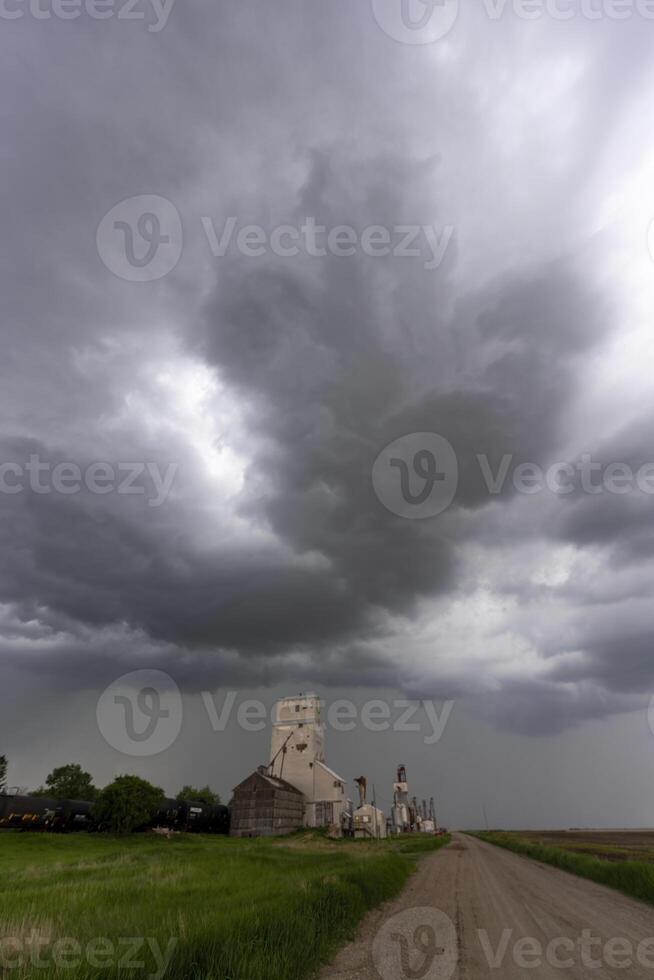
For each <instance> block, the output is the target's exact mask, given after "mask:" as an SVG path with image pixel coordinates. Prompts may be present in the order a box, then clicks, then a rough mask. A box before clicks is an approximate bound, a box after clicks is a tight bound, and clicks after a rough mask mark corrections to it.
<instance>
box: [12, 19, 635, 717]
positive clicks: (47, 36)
mask: <svg viewBox="0 0 654 980" xmlns="http://www.w3.org/2000/svg"><path fill="white" fill-rule="evenodd" d="M652 30H654V25H652V24H650V23H649V22H646V23H641V22H639V21H638V18H637V17H636V15H634V17H632V18H631V19H629V20H624V21H612V20H602V21H600V22H586V21H584V19H583V18H582V17H581V15H579V16H578V17H577V18H576V19H574V20H571V21H570V22H566V23H559V22H555V21H552V20H551V19H550V18H548V17H547V16H546V15H544V16H543V17H542V18H541V19H539V20H537V21H534V22H532V21H525V20H522V19H520V18H519V17H517V16H516V15H515V14H514V13H512V12H511V11H510V10H507V12H506V13H505V14H504V15H503V16H502V18H500V19H495V20H493V19H492V18H489V17H488V16H487V15H486V14H485V13H484V10H483V8H482V7H479V8H477V6H474V7H473V6H472V5H465V4H463V3H462V5H461V9H460V11H459V17H458V19H457V22H456V24H455V25H454V26H453V28H452V30H451V31H450V32H449V33H448V34H447V36H446V37H443V38H442V39H440V40H438V41H436V42H434V43H433V44H425V45H409V44H402V43H399V42H398V41H397V40H396V39H394V38H393V37H389V36H388V34H387V33H385V32H384V30H382V29H381V27H380V25H379V23H377V21H376V19H375V17H374V16H373V10H372V7H371V6H369V5H367V4H365V3H364V4H359V5H352V4H351V3H345V2H344V0H336V2H333V3H330V4H327V5H325V4H316V3H309V4H306V3H304V4H300V3H296V2H295V0H289V2H287V0H284V2H282V3H281V4H276V5H275V6H274V7H271V5H270V4H266V3H263V2H259V0H252V2H249V0H248V2H245V3H240V4H238V5H236V6H233V5H232V6H229V5H228V6H223V7H222V8H221V7H216V5H215V4H211V3H208V2H206V3H205V2H204V0H197V2H194V3H190V4H186V5H184V6H182V5H181V4H178V5H176V6H175V7H174V8H173V9H172V10H171V11H170V17H169V19H168V20H167V22H166V24H165V26H164V27H163V28H162V29H161V30H160V31H157V32H152V31H149V30H148V24H147V22H146V21H145V20H143V21H140V20H134V21H129V20H121V19H119V18H117V17H114V18H112V19H107V20H106V21H96V20H93V19H92V18H89V17H88V16H80V17H79V18H78V19H76V20H70V21H64V20H60V19H57V18H56V17H53V18H51V19H50V20H37V19H35V18H34V17H32V16H30V15H29V12H27V10H26V13H25V16H24V17H22V18H21V19H16V20H6V21H3V22H2V30H1V31H0V47H1V48H2V55H3V57H2V60H1V62H0V64H1V66H2V67H0V72H1V76H2V88H3V93H4V95H3V113H2V127H3V135H4V139H3V145H4V149H3V155H2V164H1V166H2V170H3V181H2V195H3V198H4V200H3V214H4V220H3V231H4V234H3V236H2V242H1V244H0V249H1V251H2V271H1V272H0V283H1V287H2V296H3V333H4V340H3V359H2V371H3V385H2V388H1V389H0V404H1V406H2V419H3V422H2V434H1V438H0V454H1V460H0V461H1V462H2V463H8V464H12V465H14V466H16V465H17V466H20V467H24V466H26V464H27V463H28V462H29V460H30V458H33V457H34V456H38V458H39V459H40V460H42V461H45V462H46V463H47V464H48V466H49V467H50V471H51V470H52V468H53V467H55V466H56V465H57V464H61V463H63V462H73V463H74V464H76V465H77V466H79V467H80V468H81V469H82V470H84V471H86V470H87V469H88V468H89V467H91V466H94V465H95V464H98V463H104V464H106V465H107V466H109V467H112V468H113V470H114V471H116V472H118V470H119V468H120V467H121V466H122V467H123V468H124V467H125V466H128V465H133V466H139V465H140V466H145V465H146V464H151V465H152V467H155V466H157V467H159V468H160V469H161V471H162V472H163V471H164V470H165V468H166V467H167V466H174V470H175V477H174V480H173V481H172V484H171V487H170V492H168V493H167V494H166V499H165V500H162V501H160V503H159V504H158V505H157V506H153V505H152V496H151V495H148V493H146V489H147V487H146V482H145V481H146V480H147V474H148V470H147V469H146V470H141V471H140V474H139V476H138V478H137V479H136V480H135V483H134V484H133V487H132V489H131V491H130V492H124V493H123V492H118V490H117V489H115V488H114V490H111V491H107V492H96V491H95V490H93V489H89V487H88V486H87V485H86V484H84V483H83V482H82V484H81V485H80V487H79V489H78V490H77V491H75V492H72V491H71V492H68V493H65V492H58V491H56V490H54V489H52V487H50V489H49V490H44V491H42V492H37V491H35V490H34V488H33V487H32V486H31V485H30V484H29V480H27V481H26V483H25V486H23V487H22V488H21V489H20V490H19V491H17V492H10V491H9V490H7V489H3V492H2V493H0V543H1V548H0V609H1V611H2V616H1V617H0V654H1V658H2V663H3V664H4V665H5V668H4V669H6V670H7V671H8V676H14V672H15V671H18V672H19V673H20V675H21V676H23V677H29V676H30V674H31V673H33V674H34V676H35V677H36V676H37V675H39V676H47V677H49V678H51V681H52V684H53V685H56V689H57V690H58V691H59V692H61V695H62V697H64V696H66V695H67V694H69V695H70V696H71V697H72V696H74V695H76V692H79V691H90V692H91V693H92V695H93V697H96V696H97V694H98V693H99V691H100V690H101V689H102V687H103V685H104V684H106V683H108V682H109V681H110V680H111V679H112V678H113V677H115V676H117V675H118V674H120V673H121V672H123V671H127V670H130V669H136V668H138V667H141V666H143V665H148V666H156V667H158V668H160V669H164V670H168V671H170V672H171V674H172V675H173V676H175V677H176V678H177V680H178V682H179V683H180V685H182V686H183V687H184V688H185V689H187V690H188V691H191V692H192V691H198V690H201V689H203V688H205V687H212V686H218V685H220V684H223V685H224V684H225V683H233V684H240V685H246V686H247V685H249V686H260V687H265V686H271V685H274V684H281V683H288V684H289V685H292V686H297V685H298V684H302V685H303V686H306V685H322V686H334V687H336V686H340V687H348V686H349V687H356V688H364V689H365V688H371V689H373V688H380V687H387V688H390V687H392V688H395V689H397V690H399V691H403V692H406V693H407V694H408V695H410V696H415V697H423V696H425V697H429V696H432V694H435V693H438V694H440V695H442V696H447V697H455V698H458V699H461V700H462V701H464V702H466V704H467V710H469V711H470V712H471V713H472V714H473V715H474V714H477V715H478V716H479V717H481V718H482V719H484V721H488V722H489V723H490V724H492V725H495V726H498V727H500V728H504V729H508V730H510V731H513V732H519V733H530V734H539V735H540V734H544V733H552V732H560V731H562V730H565V729H566V728H569V727H574V726H576V725H578V724H579V723H581V722H582V721H585V720H587V719H589V718H602V717H605V716H607V715H611V714H614V713H618V712H623V711H627V710H630V709H632V708H635V707H639V706H642V698H643V691H647V690H650V689H651V688H652V687H653V686H654V661H653V660H652V658H651V654H650V652H649V651H650V650H651V647H652V641H653V640H654V619H653V617H652V611H651V610H652V605H651V581H652V572H653V571H654V567H653V561H654V537H653V536H652V531H651V524H652V521H651V516H652V507H654V498H653V497H652V496H651V495H649V494H648V493H646V492H643V491H641V490H639V489H638V488H636V489H635V490H633V491H632V492H629V493H626V494H623V493H611V492H608V491H603V492H601V493H598V494H592V493H588V492H586V491H584V490H583V488H582V489H579V487H578V486H575V490H574V492H573V493H571V494H570V495H565V494H559V493H557V492H553V491H552V490H551V489H548V488H547V487H545V488H544V489H541V490H540V491H539V492H534V493H531V492H526V491H524V490H521V489H520V487H519V483H518V485H516V480H515V479H514V474H515V471H516V467H519V466H521V465H524V464H533V465H535V466H537V467H539V468H540V469H541V470H542V471H543V472H545V471H546V470H547V469H548V467H550V466H553V465H555V464H556V465H558V464H569V465H570V466H571V467H572V469H573V471H575V467H576V464H577V462H578V460H579V459H580V458H581V456H582V455H583V454H592V455H593V458H594V459H595V460H597V462H599V463H600V464H602V466H603V467H604V468H605V467H606V466H608V465H609V464H610V463H616V462H621V463H625V464H628V465H630V466H631V467H633V468H634V469H638V467H640V466H643V465H645V464H647V463H651V462H652V461H654V442H653V440H652V423H653V422H654V402H653V399H652V395H651V382H650V377H649V374H650V370H649V367H648V360H649V359H651V340H650V321H651V312H652V309H654V291H653V290H654V286H653V275H654V266H653V265H652V261H651V258H650V256H649V254H648V250H647V225H648V222H649V214H648V211H647V208H648V207H649V208H650V209H651V211H652V214H654V192H653V191H652V189H651V187H649V178H648V177H647V161H648V160H649V161H650V162H651V156H652V152H653V150H652V146H651V145H650V142H651V141H650V142H648V140H649V136H648V134H647V133H646V132H644V131H643V127H642V126H641V125H640V118H641V115H642V112H643V111H644V108H643V107H646V106H647V104H648V103H647V99H649V98H651V88H652V81H653V79H652V71H653V69H652V65H651V57H650V50H651V43H650V42H651V39H650V38H649V37H648V36H647V35H649V33H650V32H651V31H652ZM139 195H157V196H159V197H163V198H165V199H166V200H167V201H169V202H171V204H172V205H173V206H174V208H175V209H176V211H177V212H178V213H179V215H180V219H181V227H182V229H183V247H182V242H181V241H180V243H179V244H180V254H179V257H178V261H177V262H175V264H174V267H173V268H172V269H171V271H169V272H168V274H167V275H165V276H162V277H161V278H159V279H157V280H154V281H151V282H138V281H126V280H125V279H124V278H120V276H119V275H116V274H115V271H114V272H112V270H111V268H109V267H108V264H109V265H111V261H110V259H108V258H107V255H106V254H105V255H103V254H102V249H101V248H99V247H98V245H97V244H96V232H97V229H98V226H99V224H100V222H101V221H102V219H103V217H104V215H105V214H107V213H108V212H109V211H110V209H112V208H113V207H114V206H116V205H117V204H119V202H121V201H125V200H128V199H131V198H136V197H138V196H139ZM230 218H234V219H235V220H236V221H237V222H238V226H239V227H240V228H243V227H246V226H248V225H256V226H257V227H259V228H262V229H263V230H264V231H265V233H266V236H267V240H268V239H269V237H270V235H271V233H272V232H273V231H274V230H275V229H279V228H280V226H285V227H286V228H290V229H292V230H297V229H301V228H302V227H303V225H305V224H306V222H307V221H308V220H311V221H312V222H313V223H314V224H315V225H317V226H320V227H324V228H325V229H327V230H329V229H335V228H337V227H339V226H347V227H348V228H350V229H352V230H353V232H354V233H356V236H357V241H358V242H360V241H361V236H362V235H363V233H364V232H365V230H366V229H370V228H372V227H375V228H382V229H386V230H389V234H391V233H394V232H393V230H394V229H398V228H407V227H413V226H416V227H419V228H421V229H424V228H425V227H427V228H429V229H433V230H434V234H435V235H436V236H441V235H442V234H443V230H444V229H450V230H451V234H450V232H448V233H447V237H446V238H443V239H442V241H443V243H446V247H444V250H443V253H442V255H441V259H442V261H439V263H438V265H437V266H436V267H433V268H426V267H425V262H426V261H428V260H429V259H430V257H432V256H433V253H430V252H429V249H428V247H427V244H428V239H427V238H426V237H425V235H424V234H422V236H421V237H420V239H419V241H420V249H419V254H418V255H416V254H412V255H397V254H392V252H391V254H385V255H381V254H379V255H370V254H366V253H365V251H364V250H363V249H362V248H360V247H359V248H356V249H355V250H354V252H353V254H348V255H345V254H339V253H338V249H331V250H330V249H325V254H320V255H316V254H311V250H310V249H309V250H307V249H306V248H305V247H301V248H300V249H299V251H298V253H297V254H294V255H293V256H292V257H291V256H288V255H284V254H283V253H282V252H281V250H280V249H277V250H276V251H275V250H274V249H272V248H270V247H264V248H263V252H262V254H260V255H257V256H254V255H250V254H247V250H244V249H242V248H241V249H239V248H238V247H236V246H234V243H233V242H232V246H233V247H230V248H229V249H226V250H225V254H224V255H217V254H214V253H215V248H213V249H212V242H211V236H208V235H207V228H208V227H212V228H213V229H214V230H215V232H216V234H217V236H218V238H219V237H220V235H221V232H222V230H223V229H224V228H225V225H226V222H228V220H229V219H230ZM144 227H145V226H144ZM146 230H147V229H146ZM164 231H165V229H164ZM326 234H327V231H325V236H326ZM415 241H416V242H417V241H418V236H416V238H415ZM214 245H215V242H214ZM421 432H426V433H437V434H439V435H441V436H442V437H444V438H445V439H446V440H447V441H448V442H449V443H450V444H451V446H452V447H453V450H454V452H455V454H456V458H457V461H458V484H457V487H456V493H455V495H454V499H453V501H452V503H451V505H450V506H449V507H448V508H447V509H446V510H444V511H443V512H442V513H439V514H438V515H437V516H433V517H431V518H428V519H425V520H412V519H407V518H406V517H405V516H402V515H398V514H397V513H393V512H392V511H391V510H389V509H387V508H386V507H385V506H384V504H383V502H382V501H381V500H380V499H379V498H378V496H377V494H376V493H375V487H374V485H373V480H372V470H373V465H374V463H375V460H376V459H377V457H378V456H379V454H380V452H381V451H382V450H383V449H384V447H385V446H387V445H388V444H389V443H392V442H393V441H394V440H397V439H400V438H401V437H403V436H405V435H407V434H410V433H421ZM480 458H483V459H484V460H485V461H486V463H485V467H486V468H484V464H482V463H480ZM507 459H508V462H506V463H503V460H507ZM503 466H505V468H506V469H505V479H503V480H502V481H501V486H499V487H498V488H497V491H496V492H494V491H493V490H492V489H491V488H489V482H488V473H491V474H492V475H495V476H497V474H498V473H502V472H503V471H502V467H503ZM3 473H4V478H5V479H6V484H5V486H8V485H10V484H12V480H15V477H16V470H15V469H13V470H12V471H11V475H10V474H9V473H8V471H3ZM0 669H2V668H1V667H0Z"/></svg>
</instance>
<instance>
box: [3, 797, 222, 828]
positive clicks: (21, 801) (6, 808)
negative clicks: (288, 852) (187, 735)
mask: <svg viewBox="0 0 654 980" xmlns="http://www.w3.org/2000/svg"><path fill="white" fill-rule="evenodd" d="M229 823H230V811H229V807H226V806H223V805H222V804H208V803H197V802H195V801H193V800H182V801H181V802H180V801H178V800H173V799H165V800H163V801H162V803H161V805H160V807H159V809H158V810H157V812H156V813H155V814H154V816H153V817H152V819H151V820H150V821H149V822H148V823H147V824H145V825H144V826H143V827H140V828H139V830H143V831H145V830H150V829H152V828H153V827H169V828H170V829H171V830H176V831H181V832H184V833H196V834H228V833H229ZM0 829H6V830H9V829H13V830H40V831H47V830H50V831H59V832H68V831H74V830H96V829H98V828H97V827H96V825H95V821H94V819H93V804H92V803H90V802H87V801H84V800H62V799H54V798H50V797H43V796H17V795H2V794H0Z"/></svg>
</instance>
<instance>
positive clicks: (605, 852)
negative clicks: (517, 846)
mask: <svg viewBox="0 0 654 980" xmlns="http://www.w3.org/2000/svg"><path fill="white" fill-rule="evenodd" d="M511 833H512V832H509V834H511ZM515 836H517V837H522V838H523V840H528V841H530V842H531V843H535V844H545V845H550V846H552V847H560V848H562V849H563V850H565V851H572V852H573V853H575V854H590V855H592V856H593V857H598V858H604V859H605V860H608V861H654V830H520V831H516V832H515Z"/></svg>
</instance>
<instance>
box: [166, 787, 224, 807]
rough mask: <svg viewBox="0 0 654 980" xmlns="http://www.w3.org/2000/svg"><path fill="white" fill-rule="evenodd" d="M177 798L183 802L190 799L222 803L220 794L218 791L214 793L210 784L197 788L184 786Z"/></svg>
mask: <svg viewBox="0 0 654 980" xmlns="http://www.w3.org/2000/svg"><path fill="white" fill-rule="evenodd" d="M175 799H176V800H177V802H178V803H181V802H182V801H183V800H189V801H190V802H191V803H207V804H211V803H220V796H219V795H218V793H214V791H213V790H212V789H211V787H210V786H205V787H204V789H195V787H194V786H182V788H181V789H180V791H179V793H178V794H177V796H176V797H175Z"/></svg>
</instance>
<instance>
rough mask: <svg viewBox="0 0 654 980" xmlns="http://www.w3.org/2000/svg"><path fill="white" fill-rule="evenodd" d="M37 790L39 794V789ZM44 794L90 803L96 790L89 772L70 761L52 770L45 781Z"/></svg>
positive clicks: (96, 793) (96, 792)
mask: <svg viewBox="0 0 654 980" xmlns="http://www.w3.org/2000/svg"><path fill="white" fill-rule="evenodd" d="M38 792H39V795H40V790H39V791H38ZM35 795H36V794H35ZM45 795H47V796H54V797H59V798H62V799H66V800H87V801H89V802H91V803H92V802H93V800H95V798H96V796H97V795H98V791H97V789H96V788H95V786H94V785H93V779H92V777H91V774H90V773H88V772H84V770H83V769H82V767H81V766H80V765H78V764H77V763H76V762H71V763H69V764H68V765H67V766H58V767H57V769H53V770H52V772H51V773H50V775H49V776H48V777H47V779H46V781H45Z"/></svg>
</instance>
